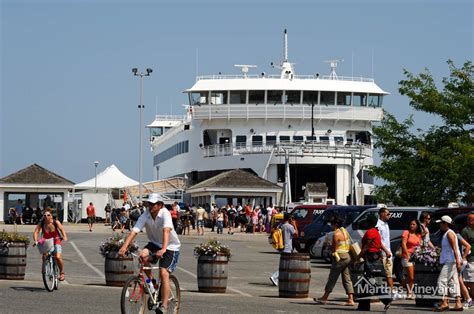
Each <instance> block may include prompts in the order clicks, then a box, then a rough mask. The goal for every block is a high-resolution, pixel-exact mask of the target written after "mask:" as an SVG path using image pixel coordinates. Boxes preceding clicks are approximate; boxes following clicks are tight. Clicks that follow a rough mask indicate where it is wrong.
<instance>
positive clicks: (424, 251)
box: [410, 246, 441, 267]
mask: <svg viewBox="0 0 474 314" xmlns="http://www.w3.org/2000/svg"><path fill="white" fill-rule="evenodd" d="M440 253H441V249H440V248H434V249H433V248H431V247H429V246H418V247H417V248H416V249H415V250H414V251H413V254H412V255H411V258H410V260H411V261H412V262H415V263H417V264H423V265H425V266H431V267H437V266H439V256H440Z"/></svg>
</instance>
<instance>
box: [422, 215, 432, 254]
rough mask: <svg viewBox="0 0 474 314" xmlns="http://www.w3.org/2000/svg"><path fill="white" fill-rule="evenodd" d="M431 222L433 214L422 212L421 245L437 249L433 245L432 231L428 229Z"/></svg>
mask: <svg viewBox="0 0 474 314" xmlns="http://www.w3.org/2000/svg"><path fill="white" fill-rule="evenodd" d="M430 222H431V213H429V212H421V214H420V227H421V245H422V246H429V247H431V248H433V249H434V248H435V247H434V245H433V243H431V240H430V230H429V229H428V225H429V224H430Z"/></svg>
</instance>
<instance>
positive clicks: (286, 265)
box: [278, 253, 311, 298]
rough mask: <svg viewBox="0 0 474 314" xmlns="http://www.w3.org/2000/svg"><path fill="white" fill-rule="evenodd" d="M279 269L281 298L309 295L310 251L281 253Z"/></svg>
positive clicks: (279, 293) (279, 292)
mask: <svg viewBox="0 0 474 314" xmlns="http://www.w3.org/2000/svg"><path fill="white" fill-rule="evenodd" d="M278 271H279V275H278V295H279V296H280V298H307V297H308V292H309V283H310V280H311V263H310V257H309V254H308V253H281V255H280V267H279V269H278Z"/></svg>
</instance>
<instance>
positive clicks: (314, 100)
mask: <svg viewBox="0 0 474 314" xmlns="http://www.w3.org/2000/svg"><path fill="white" fill-rule="evenodd" d="M303 103H304V104H308V105H311V104H315V105H317V104H318V92H317V91H311V90H305V91H304V92H303Z"/></svg>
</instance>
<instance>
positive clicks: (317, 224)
mask: <svg viewBox="0 0 474 314" xmlns="http://www.w3.org/2000/svg"><path fill="white" fill-rule="evenodd" d="M374 206H375V205H364V206H342V205H334V206H331V207H328V208H327V209H326V210H325V211H324V213H323V214H322V215H321V216H319V217H318V219H316V220H314V221H313V222H312V223H311V224H309V225H307V226H306V228H304V229H303V232H300V237H299V239H295V240H296V241H298V242H299V246H300V247H301V249H305V250H306V251H308V252H309V253H310V255H311V257H313V258H317V257H322V255H321V252H322V250H323V246H324V244H323V242H318V240H319V239H320V238H321V237H323V240H324V235H325V234H327V233H328V232H331V228H330V227H329V225H328V222H329V220H330V219H331V217H333V216H335V215H338V216H339V217H340V218H342V219H343V220H344V226H347V225H348V224H350V223H352V221H353V220H354V218H356V217H357V216H359V215H360V213H362V212H363V211H364V210H366V209H368V208H371V207H374ZM316 243H317V244H316Z"/></svg>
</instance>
